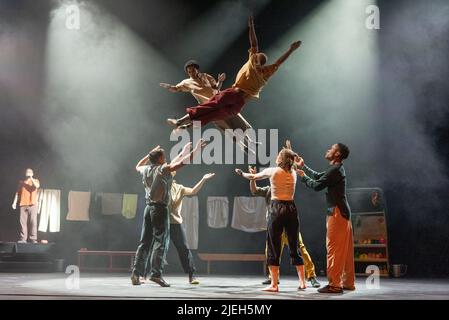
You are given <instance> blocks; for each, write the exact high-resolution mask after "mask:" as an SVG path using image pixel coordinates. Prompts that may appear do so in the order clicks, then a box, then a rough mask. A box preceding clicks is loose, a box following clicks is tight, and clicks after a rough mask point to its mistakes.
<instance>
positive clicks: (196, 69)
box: [160, 60, 256, 152]
mask: <svg viewBox="0 0 449 320" xmlns="http://www.w3.org/2000/svg"><path fill="white" fill-rule="evenodd" d="M184 70H185V72H186V73H187V75H188V76H189V78H187V79H184V80H182V81H181V82H180V83H178V84H176V85H171V84H168V83H160V86H161V87H162V88H165V89H167V90H169V91H170V92H190V93H191V94H192V96H193V97H194V98H195V99H196V100H197V102H198V103H200V104H201V103H205V102H207V101H208V100H209V99H211V98H212V97H213V96H214V95H216V94H217V93H219V91H220V89H221V86H222V84H223V81H224V80H225V79H226V74H224V73H220V74H219V75H218V81H216V80H215V78H214V77H213V76H211V75H209V74H207V73H204V72H200V65H199V63H198V62H197V61H196V60H189V61H187V62H186V63H185V65H184ZM213 123H214V125H215V126H216V127H217V128H218V129H220V130H221V131H222V132H223V133H225V132H226V131H225V130H226V129H231V130H236V129H240V130H242V131H243V132H245V131H246V130H248V129H251V128H252V127H251V125H250V124H249V122H248V121H246V119H245V118H243V116H242V115H241V114H240V113H238V114H237V115H235V116H232V117H230V118H228V119H223V120H217V121H213ZM231 138H232V139H234V140H235V141H236V143H238V144H239V145H240V146H241V147H242V149H243V151H245V152H248V151H252V152H255V151H254V150H253V149H251V148H250V143H256V142H254V141H252V139H251V138H250V137H249V136H248V135H245V136H244V137H243V138H242V137H239V136H238V135H235V134H234V135H232V136H231Z"/></svg>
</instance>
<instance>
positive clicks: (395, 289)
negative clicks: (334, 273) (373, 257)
mask: <svg viewBox="0 0 449 320" xmlns="http://www.w3.org/2000/svg"><path fill="white" fill-rule="evenodd" d="M68 277H69V276H68V275H66V274H64V273H34V274H29V273H28V274H26V273H0V299H1V300H5V299H178V300H179V299H195V300H201V299H233V300H236V299H304V300H340V299H343V300H344V299H346V300H371V299H376V300H379V299H381V300H382V299H388V300H403V299H417V300H429V299H432V300H433V299H435V300H440V299H444V300H448V299H449V279H426V280H424V279H422V280H418V279H385V278H381V279H380V285H379V287H380V288H379V289H368V288H367V287H366V285H365V280H366V279H365V278H358V279H357V283H356V286H357V290H356V291H354V292H347V293H344V294H342V295H326V294H320V293H318V292H317V290H316V289H315V288H310V287H309V288H307V289H306V290H305V291H297V289H296V288H297V280H296V279H295V278H293V277H288V278H287V277H284V278H282V279H281V284H280V290H281V291H280V292H279V293H265V292H262V291H260V289H261V288H263V287H264V286H263V285H262V284H261V281H262V280H263V279H262V278H261V277H256V276H231V275H228V276H215V275H214V276H212V275H210V276H202V277H200V278H199V279H200V281H201V284H200V285H196V286H193V285H190V284H188V283H187V277H185V276H181V275H167V276H166V280H167V281H168V282H169V283H170V284H171V285H172V286H171V287H170V288H161V287H159V286H158V285H156V284H153V283H152V282H148V283H146V284H143V285H141V286H132V285H131V282H130V279H129V274H126V273H119V274H118V273H114V274H111V273H81V277H80V282H79V289H76V288H75V289H70V286H71V285H72V284H74V282H73V281H71V279H69V280H67V279H68ZM319 280H320V281H321V283H322V284H325V283H326V281H325V280H326V279H325V278H320V279H319Z"/></svg>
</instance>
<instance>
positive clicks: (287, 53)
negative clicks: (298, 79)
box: [275, 41, 301, 66]
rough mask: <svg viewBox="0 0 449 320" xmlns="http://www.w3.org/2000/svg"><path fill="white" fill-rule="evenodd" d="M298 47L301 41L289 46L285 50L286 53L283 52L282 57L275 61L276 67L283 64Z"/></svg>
mask: <svg viewBox="0 0 449 320" xmlns="http://www.w3.org/2000/svg"><path fill="white" fill-rule="evenodd" d="M300 46H301V41H296V42H293V43H292V44H291V45H290V48H289V49H288V50H287V52H285V53H284V54H283V55H282V56H280V58H279V59H277V60H276V62H275V64H276V65H277V66H280V65H281V64H283V63H284V62H285V60H287V58H288V57H289V56H290V55H291V54H292V52H293V51H295V50H296V49H298V48H299V47H300Z"/></svg>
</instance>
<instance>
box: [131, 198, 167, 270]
mask: <svg viewBox="0 0 449 320" xmlns="http://www.w3.org/2000/svg"><path fill="white" fill-rule="evenodd" d="M143 220H144V221H143V227H142V235H141V237H140V244H139V246H138V248H137V252H136V259H135V263H134V269H133V272H134V273H135V274H136V275H138V276H144V275H145V263H146V260H147V257H148V256H149V262H150V265H151V271H150V276H151V277H153V278H160V277H162V272H163V269H164V261H165V257H166V255H167V250H168V245H169V239H170V238H169V234H170V223H169V216H168V208H167V206H166V205H164V204H158V203H152V204H149V205H147V206H146V207H145V212H144V217H143Z"/></svg>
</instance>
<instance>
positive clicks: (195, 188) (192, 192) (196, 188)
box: [185, 173, 215, 196]
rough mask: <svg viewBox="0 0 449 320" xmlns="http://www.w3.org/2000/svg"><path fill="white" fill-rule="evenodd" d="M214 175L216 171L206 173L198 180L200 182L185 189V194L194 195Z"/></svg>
mask: <svg viewBox="0 0 449 320" xmlns="http://www.w3.org/2000/svg"><path fill="white" fill-rule="evenodd" d="M213 176H215V173H207V174H205V175H204V176H203V177H202V178H201V180H200V181H198V183H197V184H196V185H195V186H194V187H193V188H186V191H185V195H186V196H194V195H196V194H197V193H198V192H199V191H200V190H201V188H202V187H203V185H204V183H205V182H206V181H207V180H209V179H210V178H212V177H213Z"/></svg>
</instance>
